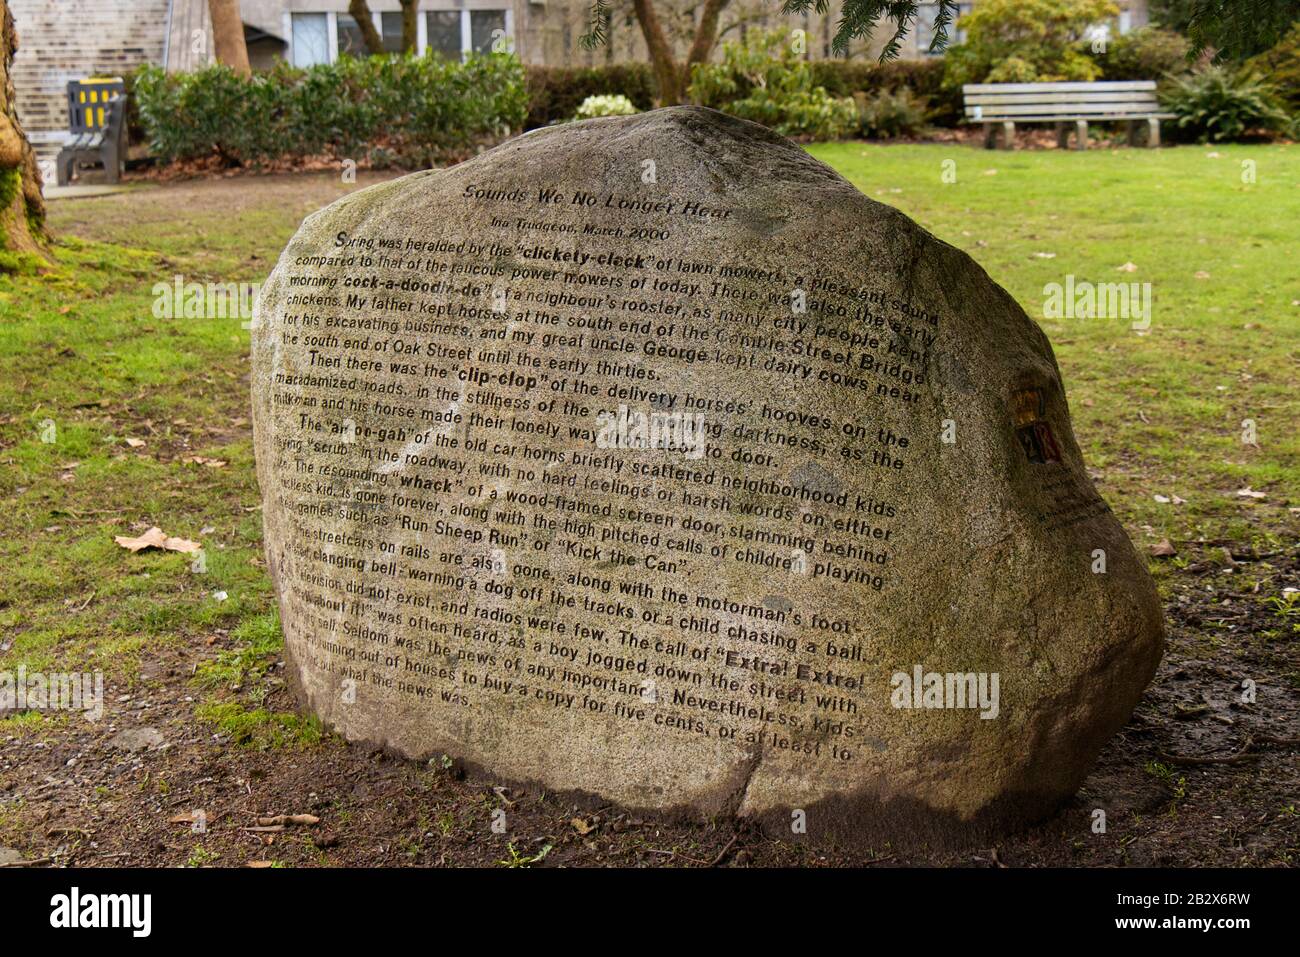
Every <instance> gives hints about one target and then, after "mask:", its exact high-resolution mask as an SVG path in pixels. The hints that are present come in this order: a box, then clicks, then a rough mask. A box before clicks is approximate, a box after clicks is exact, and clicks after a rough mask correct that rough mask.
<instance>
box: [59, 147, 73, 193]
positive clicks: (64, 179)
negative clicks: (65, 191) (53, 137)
mask: <svg viewBox="0 0 1300 957" xmlns="http://www.w3.org/2000/svg"><path fill="white" fill-rule="evenodd" d="M76 161H77V154H76V152H75V151H74V150H68V149H63V150H59V156H58V158H57V159H56V160H55V161H54V181H55V182H56V183H57V184H58V185H60V186H67V185H68V184H69V183H70V182H72V168H73V165H74V164H75V163H76Z"/></svg>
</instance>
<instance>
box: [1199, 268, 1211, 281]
mask: <svg viewBox="0 0 1300 957" xmlns="http://www.w3.org/2000/svg"><path fill="white" fill-rule="evenodd" d="M1196 278H1197V279H1209V278H1210V274H1209V273H1208V272H1206V271H1205V270H1204V269H1198V270H1197V271H1196Z"/></svg>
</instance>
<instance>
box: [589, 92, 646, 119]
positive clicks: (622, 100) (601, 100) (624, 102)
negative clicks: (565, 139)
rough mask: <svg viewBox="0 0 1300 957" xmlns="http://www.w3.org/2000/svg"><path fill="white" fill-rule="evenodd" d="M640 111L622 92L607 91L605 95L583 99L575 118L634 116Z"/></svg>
mask: <svg viewBox="0 0 1300 957" xmlns="http://www.w3.org/2000/svg"><path fill="white" fill-rule="evenodd" d="M640 112H641V111H640V110H638V109H637V108H636V107H635V106H633V105H632V101H631V100H629V99H628V98H627V97H626V96H624V95H623V94H622V93H606V94H605V95H604V96H589V97H587V98H586V99H585V100H583V101H582V105H581V106H580V107H578V112H576V113H575V114H573V118H574V119H575V120H590V119H593V118H594V117H597V116H632V115H633V114H636V113H640Z"/></svg>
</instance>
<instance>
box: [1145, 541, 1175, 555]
mask: <svg viewBox="0 0 1300 957" xmlns="http://www.w3.org/2000/svg"><path fill="white" fill-rule="evenodd" d="M1151 554H1152V555H1154V556H1155V557H1156V558H1170V557H1172V556H1174V555H1177V554H1178V550H1177V549H1176V548H1174V546H1173V543H1172V542H1170V541H1169V539H1167V538H1162V539H1161V540H1160V541H1158V542H1157V543H1156V544H1154V545H1152V546H1151Z"/></svg>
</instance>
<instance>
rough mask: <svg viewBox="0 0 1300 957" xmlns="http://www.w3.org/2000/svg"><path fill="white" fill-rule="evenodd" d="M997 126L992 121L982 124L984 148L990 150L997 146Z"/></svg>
mask: <svg viewBox="0 0 1300 957" xmlns="http://www.w3.org/2000/svg"><path fill="white" fill-rule="evenodd" d="M997 136H998V128H997V127H996V126H994V125H993V124H992V123H985V124H984V148H985V149H986V150H991V149H993V148H994V147H995V146H997V145H998V144H997Z"/></svg>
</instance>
